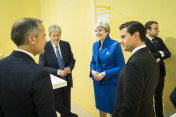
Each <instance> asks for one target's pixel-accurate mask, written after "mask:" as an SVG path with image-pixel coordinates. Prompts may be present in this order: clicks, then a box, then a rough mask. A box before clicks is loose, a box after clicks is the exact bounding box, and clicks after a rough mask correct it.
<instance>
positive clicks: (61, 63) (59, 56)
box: [56, 46, 64, 70]
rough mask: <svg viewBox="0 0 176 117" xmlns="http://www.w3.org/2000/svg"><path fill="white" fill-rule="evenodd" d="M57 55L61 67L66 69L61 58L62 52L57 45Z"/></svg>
mask: <svg viewBox="0 0 176 117" xmlns="http://www.w3.org/2000/svg"><path fill="white" fill-rule="evenodd" d="M56 56H57V60H58V63H59V67H60V69H61V70H64V65H63V62H62V58H61V55H60V52H59V50H58V46H56Z"/></svg>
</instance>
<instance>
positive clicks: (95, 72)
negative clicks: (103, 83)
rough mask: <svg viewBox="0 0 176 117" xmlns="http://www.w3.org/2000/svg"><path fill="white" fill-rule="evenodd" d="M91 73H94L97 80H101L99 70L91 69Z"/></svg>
mask: <svg viewBox="0 0 176 117" xmlns="http://www.w3.org/2000/svg"><path fill="white" fill-rule="evenodd" d="M91 74H92V75H93V77H94V79H95V80H97V81H99V80H100V78H99V77H98V74H99V72H97V71H95V70H92V71H91Z"/></svg>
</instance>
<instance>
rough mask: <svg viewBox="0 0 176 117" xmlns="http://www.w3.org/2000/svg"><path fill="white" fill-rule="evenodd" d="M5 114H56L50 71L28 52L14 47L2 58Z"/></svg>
mask: <svg viewBox="0 0 176 117" xmlns="http://www.w3.org/2000/svg"><path fill="white" fill-rule="evenodd" d="M0 115H1V117H56V111H55V106H54V94H53V88H52V84H51V79H50V75H49V73H48V71H46V70H44V69H43V68H42V67H40V66H39V65H37V64H36V63H35V62H34V60H33V59H32V58H31V57H30V56H29V55H27V54H26V53H23V52H20V51H13V52H12V54H11V55H10V56H8V57H6V58H4V59H2V60H1V61H0Z"/></svg>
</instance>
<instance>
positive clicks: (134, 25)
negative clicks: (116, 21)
mask: <svg viewBox="0 0 176 117" xmlns="http://www.w3.org/2000/svg"><path fill="white" fill-rule="evenodd" d="M124 28H127V32H128V33H130V34H131V35H133V34H134V33H135V32H139V36H140V39H141V41H142V42H144V41H145V36H146V32H145V28H144V26H143V24H142V23H140V22H138V21H130V22H126V23H124V24H122V25H121V26H120V27H119V29H120V30H122V29H124Z"/></svg>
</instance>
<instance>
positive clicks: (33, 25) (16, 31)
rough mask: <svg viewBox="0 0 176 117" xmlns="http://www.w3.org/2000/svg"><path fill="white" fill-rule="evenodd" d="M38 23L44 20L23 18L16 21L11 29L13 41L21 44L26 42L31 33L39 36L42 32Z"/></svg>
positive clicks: (18, 44)
mask: <svg viewBox="0 0 176 117" xmlns="http://www.w3.org/2000/svg"><path fill="white" fill-rule="evenodd" d="M38 23H42V21H41V20H40V19H37V18H22V19H20V20H18V21H16V22H15V23H14V24H13V26H12V30H11V39H12V41H13V42H14V43H15V44H16V45H17V46H20V45H24V44H26V42H27V38H28V37H29V36H30V35H31V36H34V37H36V38H37V37H38V33H39V32H40V30H39V28H38Z"/></svg>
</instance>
